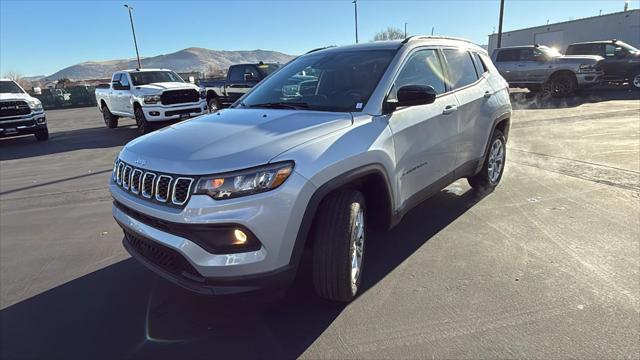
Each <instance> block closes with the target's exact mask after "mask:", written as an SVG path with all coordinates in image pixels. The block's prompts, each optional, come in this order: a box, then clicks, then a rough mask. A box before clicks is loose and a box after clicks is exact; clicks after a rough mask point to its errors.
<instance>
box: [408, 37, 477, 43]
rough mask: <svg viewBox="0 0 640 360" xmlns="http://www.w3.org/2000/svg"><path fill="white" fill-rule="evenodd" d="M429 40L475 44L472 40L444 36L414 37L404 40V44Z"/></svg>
mask: <svg viewBox="0 0 640 360" xmlns="http://www.w3.org/2000/svg"><path fill="white" fill-rule="evenodd" d="M429 39H436V40H437V39H440V40H457V41H464V42H467V43H470V44H474V43H473V42H471V40H467V39H465V38H460V37H454V36H442V35H412V36H409V37H408V38H406V39H404V40H402V44H406V43H408V42H409V41H411V40H429Z"/></svg>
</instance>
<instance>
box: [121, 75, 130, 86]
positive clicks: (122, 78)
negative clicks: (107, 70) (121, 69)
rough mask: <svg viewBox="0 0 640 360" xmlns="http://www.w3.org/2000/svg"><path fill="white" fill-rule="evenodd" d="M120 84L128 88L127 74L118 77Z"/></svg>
mask: <svg viewBox="0 0 640 360" xmlns="http://www.w3.org/2000/svg"><path fill="white" fill-rule="evenodd" d="M120 84H122V86H129V77H128V76H127V74H122V76H121V77H120Z"/></svg>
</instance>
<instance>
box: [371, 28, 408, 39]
mask: <svg viewBox="0 0 640 360" xmlns="http://www.w3.org/2000/svg"><path fill="white" fill-rule="evenodd" d="M398 39H404V32H403V31H402V30H400V29H398V28H395V27H392V26H389V27H388V28H387V30H384V31H380V32H378V33H377V34H376V36H374V37H373V41H381V40H398Z"/></svg>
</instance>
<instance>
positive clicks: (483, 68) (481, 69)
mask: <svg viewBox="0 0 640 360" xmlns="http://www.w3.org/2000/svg"><path fill="white" fill-rule="evenodd" d="M473 59H474V60H475V63H476V70H478V75H482V74H484V73H486V72H489V69H488V68H487V65H486V64H485V63H484V60H482V58H481V57H480V55H479V54H478V53H473Z"/></svg>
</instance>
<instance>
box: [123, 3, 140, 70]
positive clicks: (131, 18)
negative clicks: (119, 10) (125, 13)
mask: <svg viewBox="0 0 640 360" xmlns="http://www.w3.org/2000/svg"><path fill="white" fill-rule="evenodd" d="M124 7H126V8H127V9H129V21H131V32H132V33H133V45H134V46H135V47H136V58H137V59H138V69H142V65H141V64H140V53H139V52H138V41H137V40H136V30H135V29H134V28H133V16H131V10H133V8H132V7H131V6H129V5H127V4H124Z"/></svg>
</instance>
